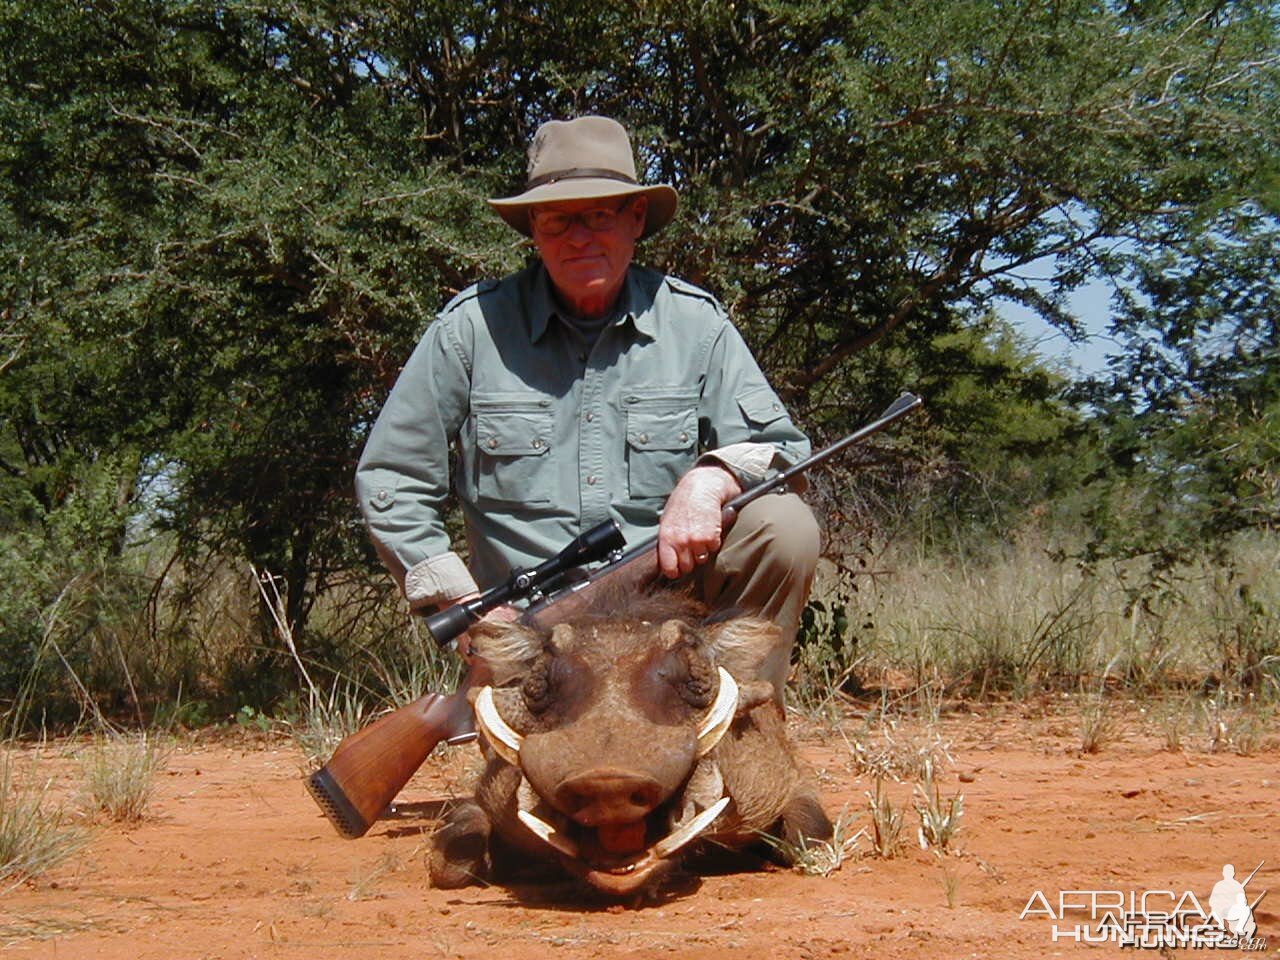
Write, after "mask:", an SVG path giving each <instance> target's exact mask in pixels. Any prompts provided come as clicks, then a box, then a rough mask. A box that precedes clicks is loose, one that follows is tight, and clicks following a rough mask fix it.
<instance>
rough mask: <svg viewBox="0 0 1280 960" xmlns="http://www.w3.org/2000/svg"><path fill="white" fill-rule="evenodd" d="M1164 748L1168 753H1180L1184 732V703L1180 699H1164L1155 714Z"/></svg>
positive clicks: (1185, 716) (1185, 725) (1185, 723)
mask: <svg viewBox="0 0 1280 960" xmlns="http://www.w3.org/2000/svg"><path fill="white" fill-rule="evenodd" d="M1156 722H1157V723H1158V724H1159V726H1160V733H1161V736H1162V738H1163V741H1164V748H1165V750H1167V751H1169V752H1170V753H1181V752H1182V747H1183V739H1182V738H1183V735H1184V734H1185V733H1186V727H1187V715H1186V705H1185V704H1184V703H1183V702H1181V701H1173V700H1171V701H1166V702H1165V703H1164V704H1162V705H1161V707H1160V711H1159V713H1158V714H1157V715H1156Z"/></svg>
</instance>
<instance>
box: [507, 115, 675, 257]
mask: <svg viewBox="0 0 1280 960" xmlns="http://www.w3.org/2000/svg"><path fill="white" fill-rule="evenodd" d="M632 194H644V195H645V196H647V197H648V198H649V206H648V211H647V215H646V221H645V228H644V232H643V233H642V234H641V235H640V236H641V238H644V237H647V236H650V235H651V234H654V233H657V232H658V231H659V230H661V229H662V228H663V227H665V226H666V225H667V224H668V223H670V222H671V218H672V217H673V216H675V213H676V203H677V197H676V192H675V190H673V189H672V188H671V187H670V186H668V185H667V184H665V183H663V184H656V185H653V186H645V185H643V184H641V183H639V182H638V181H637V180H636V161H635V157H634V156H633V154H632V153H631V140H630V138H629V137H628V136H627V131H626V130H625V129H624V128H623V126H622V124H620V123H618V121H617V120H610V119H609V118H608V117H578V118H577V119H576V120H551V121H548V122H547V123H544V124H543V125H542V126H540V127H539V128H538V132H537V133H535V134H534V135H533V143H532V144H530V146H529V179H528V182H527V183H526V184H525V188H524V193H522V194H520V195H519V196H515V197H504V198H497V199H493V200H490V201H489V205H490V206H492V207H493V209H495V210H496V211H498V214H499V216H501V217H502V219H503V220H505V221H507V223H509V224H511V226H513V227H515V229H517V230H519V231H520V232H521V233H523V234H524V235H525V236H526V237H527V236H531V235H532V233H531V230H530V228H529V208H530V207H532V206H534V205H535V204H540V203H555V202H557V201H563V200H594V199H597V198H603V197H624V196H630V195H632Z"/></svg>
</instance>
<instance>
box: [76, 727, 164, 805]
mask: <svg viewBox="0 0 1280 960" xmlns="http://www.w3.org/2000/svg"><path fill="white" fill-rule="evenodd" d="M172 749H173V748H172V744H170V743H168V742H162V741H161V740H160V739H159V738H157V737H156V736H155V735H154V734H145V733H144V734H139V735H137V736H122V735H118V734H110V735H107V736H104V737H101V738H99V739H98V741H97V742H96V743H94V744H93V746H91V747H90V748H89V750H88V752H87V755H86V756H85V758H84V760H83V769H84V787H83V790H84V799H83V805H84V807H85V809H86V810H87V811H88V812H89V813H90V814H91V815H95V816H96V815H102V816H106V817H107V818H108V819H110V820H114V821H115V822H117V823H137V822H139V821H140V820H142V819H143V818H144V817H145V816H146V812H147V806H148V804H150V802H151V797H152V795H153V794H154V792H155V786H156V775H157V774H158V773H159V772H160V771H161V770H163V769H164V765H165V764H166V763H167V762H168V759H169V755H170V753H171V752H172Z"/></svg>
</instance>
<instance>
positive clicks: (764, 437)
mask: <svg viewBox="0 0 1280 960" xmlns="http://www.w3.org/2000/svg"><path fill="white" fill-rule="evenodd" d="M701 410H702V412H701V414H700V415H701V417H702V421H703V422H702V424H701V427H702V435H703V440H704V443H705V445H706V447H707V448H708V449H707V450H706V452H705V453H703V454H702V456H701V457H699V458H698V462H699V463H708V462H711V463H718V464H720V465H721V466H723V467H725V468H726V469H728V470H729V472H731V473H733V474H734V476H735V477H737V479H738V482H739V483H741V484H742V485H743V486H744V487H750V486H753V485H754V484H757V483H759V482H760V481H761V480H763V479H765V478H766V477H767V476H768V475H769V474H770V473H771V472H773V471H775V470H778V469H785V468H786V467H788V466H790V465H792V464H795V463H798V462H799V461H801V460H803V459H804V458H805V457H807V456H808V455H809V451H810V445H809V440H808V438H807V437H806V436H805V435H804V434H803V433H802V432H801V431H800V429H799V428H798V427H797V426H796V425H795V424H794V423H793V422H792V421H791V417H790V415H789V414H788V413H787V410H786V407H785V406H783V404H782V401H781V400H780V399H779V398H778V395H777V394H776V393H775V392H774V390H773V388H772V387H771V386H769V382H768V381H767V380H766V379H765V376H764V373H763V372H761V370H760V367H759V365H758V364H757V363H756V361H755V358H754V357H753V356H752V355H751V351H750V350H749V349H748V347H747V345H746V343H745V341H743V339H742V335H741V334H740V333H739V332H738V331H737V329H736V328H735V327H733V326H732V325H731V324H729V323H725V325H724V327H723V329H722V330H721V331H720V334H719V336H718V337H717V338H716V341H715V343H714V344H713V345H712V348H711V353H710V355H709V361H708V365H707V377H706V383H705V387H704V389H703V394H702V403H701Z"/></svg>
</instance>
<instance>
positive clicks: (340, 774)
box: [307, 660, 489, 840]
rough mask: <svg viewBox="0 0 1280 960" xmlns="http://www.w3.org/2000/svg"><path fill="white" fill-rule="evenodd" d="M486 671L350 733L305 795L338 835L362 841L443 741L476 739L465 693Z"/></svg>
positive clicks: (474, 667)
mask: <svg viewBox="0 0 1280 960" xmlns="http://www.w3.org/2000/svg"><path fill="white" fill-rule="evenodd" d="M488 680H489V671H488V668H487V667H486V666H485V665H484V663H483V662H482V661H480V660H472V661H471V666H470V669H468V671H467V674H466V676H465V677H464V678H463V680H462V684H461V685H460V686H459V687H458V689H457V691H456V692H454V693H451V694H447V695H446V694H440V693H427V694H424V695H423V696H421V697H419V698H418V699H417V700H414V701H413V702H412V703H410V704H407V705H406V706H403V707H401V708H400V709H398V710H394V711H392V712H391V713H389V714H387V715H386V716H385V717H380V718H379V719H378V720H375V721H374V722H373V723H371V724H370V725H369V726H367V727H365V728H364V729H363V730H360V731H357V732H356V733H353V734H352V735H351V736H349V737H347V738H346V739H345V740H343V741H342V743H340V744H338V749H337V750H335V751H334V752H333V756H332V757H330V758H329V762H328V763H326V764H325V765H324V766H323V767H321V768H320V769H319V770H317V771H316V772H315V773H313V774H311V776H309V777H308V778H307V789H308V790H309V791H310V792H311V796H312V798H313V799H314V800H315V801H316V803H317V804H319V806H320V809H321V810H322V811H324V814H325V816H327V817H328V818H329V822H330V823H332V824H333V825H334V827H335V828H336V829H337V831H338V833H340V834H342V836H343V837H345V838H346V839H348V840H354V839H356V838H357V837H362V836H364V835H365V833H367V832H368V830H369V828H370V827H371V826H373V823H374V821H375V820H377V819H378V817H379V816H380V815H381V814H382V812H383V811H384V810H386V809H387V807H389V806H390V805H391V801H392V800H394V799H395V798H396V795H397V794H398V793H399V792H400V791H401V790H402V789H403V788H404V785H405V784H406V783H408V782H409V778H410V777H412V776H413V774H414V772H415V771H417V769H418V768H419V767H420V766H422V764H423V762H424V761H425V760H426V759H427V756H428V755H429V754H430V753H431V751H432V750H434V749H435V748H436V746H437V745H438V744H439V743H440V742H441V741H449V742H457V743H462V742H465V741H467V740H470V739H473V738H474V737H475V732H474V729H473V727H472V714H471V704H470V702H468V700H467V691H468V690H470V689H471V688H472V687H477V686H484V684H485V683H487V682H488Z"/></svg>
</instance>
